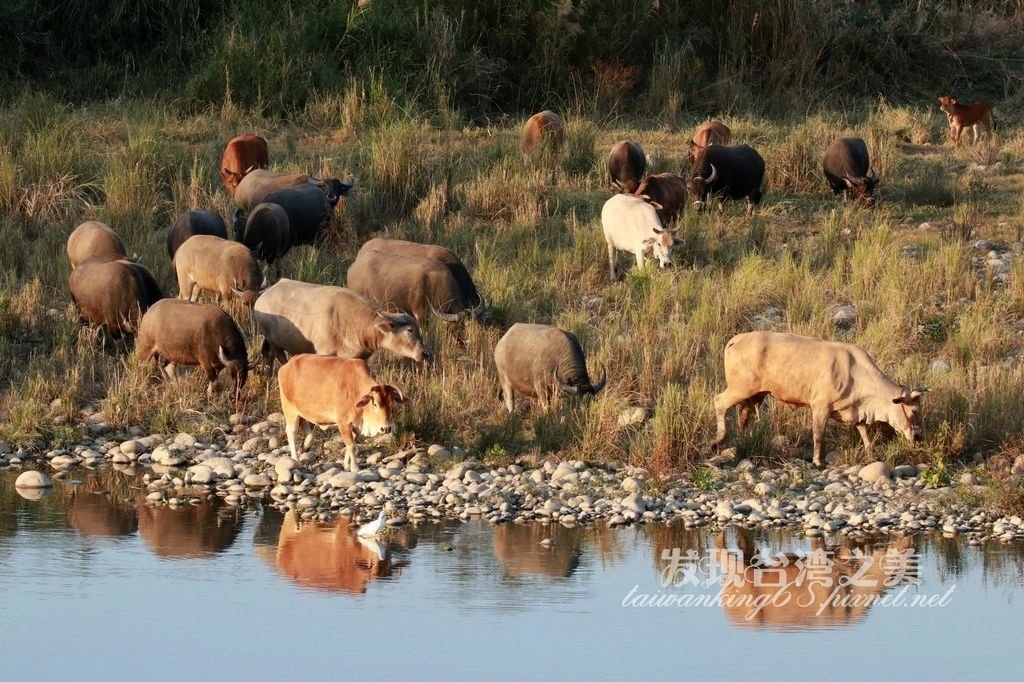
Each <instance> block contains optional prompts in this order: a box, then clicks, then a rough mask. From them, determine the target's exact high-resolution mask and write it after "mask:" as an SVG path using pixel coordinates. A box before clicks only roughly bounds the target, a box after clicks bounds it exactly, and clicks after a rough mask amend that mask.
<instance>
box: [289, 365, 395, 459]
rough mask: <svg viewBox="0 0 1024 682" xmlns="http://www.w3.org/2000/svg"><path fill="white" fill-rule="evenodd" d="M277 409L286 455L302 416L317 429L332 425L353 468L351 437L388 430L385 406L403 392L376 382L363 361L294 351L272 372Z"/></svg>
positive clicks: (353, 440) (388, 407)
mask: <svg viewBox="0 0 1024 682" xmlns="http://www.w3.org/2000/svg"><path fill="white" fill-rule="evenodd" d="M277 383H278V385H279V386H280V389H281V411H282V412H283V413H284V419H285V432H286V433H287V435H288V447H289V448H290V449H291V453H292V457H295V458H297V457H298V452H297V450H296V447H295V444H296V442H297V440H296V439H297V438H298V437H299V429H300V427H301V424H302V422H303V421H307V422H310V423H312V424H316V425H317V426H319V427H320V428H322V429H326V428H328V427H329V426H331V425H337V427H338V429H339V430H340V431H341V439H342V440H343V441H344V442H345V467H346V468H347V469H348V470H349V471H355V470H356V468H357V467H356V464H357V461H356V448H355V443H356V438H357V437H358V436H359V435H360V434H361V435H363V436H365V437H367V438H370V437H373V436H376V435H378V434H381V433H390V432H391V407H392V404H393V403H396V402H398V403H404V402H405V396H404V395H402V392H401V391H399V390H398V389H397V388H395V387H394V386H388V385H383V384H380V383H378V382H377V380H376V379H374V378H373V375H372V374H370V370H369V368H368V367H367V366H366V361H365V360H359V359H347V360H345V359H341V358H336V357H330V356H325V355H308V354H303V355H296V356H295V357H293V358H292V359H291V360H289V361H288V362H287V363H286V364H285V365H283V366H282V367H281V369H280V370H279V371H278V373H277Z"/></svg>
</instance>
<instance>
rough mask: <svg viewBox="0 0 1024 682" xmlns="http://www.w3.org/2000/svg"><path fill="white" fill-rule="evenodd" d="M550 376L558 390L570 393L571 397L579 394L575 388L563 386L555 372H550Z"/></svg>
mask: <svg viewBox="0 0 1024 682" xmlns="http://www.w3.org/2000/svg"><path fill="white" fill-rule="evenodd" d="M551 376H552V377H553V378H554V380H555V383H556V384H558V388H560V389H562V390H563V391H565V392H566V393H571V394H572V395H576V394H577V393H579V392H580V390H579V389H578V388H576V387H575V386H570V385H569V384H563V383H562V380H561V379H559V378H558V372H557V371H554V372H552V373H551Z"/></svg>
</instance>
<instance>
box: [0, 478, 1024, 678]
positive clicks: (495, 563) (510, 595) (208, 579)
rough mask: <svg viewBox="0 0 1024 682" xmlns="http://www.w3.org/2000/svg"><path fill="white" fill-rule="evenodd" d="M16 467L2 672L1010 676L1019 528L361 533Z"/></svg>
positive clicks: (1, 559)
mask: <svg viewBox="0 0 1024 682" xmlns="http://www.w3.org/2000/svg"><path fill="white" fill-rule="evenodd" d="M14 478H15V473H14V472H6V473H0V642H2V644H0V647H2V651H3V664H2V670H3V673H2V674H0V679H5V680H21V679H29V678H40V679H71V678H74V679H98V678H103V679H113V680H120V679H133V680H134V679H147V680H172V679H174V680H180V679H202V680H205V679H214V678H224V677H225V676H237V675H243V676H246V677H248V676H250V675H259V676H260V678H262V679H285V678H288V679H292V678H296V677H300V676H301V677H305V676H315V677H320V676H323V675H332V676H338V677H342V678H352V677H355V678H356V679H373V680H390V679H406V680H421V679H422V680H434V679H438V680H440V679H448V680H451V679H455V680H462V679H474V680H475V679H487V680H491V679H495V680H549V679H552V680H575V679H592V680H604V679H624V678H626V679H655V678H657V679H661V678H669V679H676V678H683V677H685V678H699V679H711V680H717V679H730V680H736V679H742V678H744V677H746V676H754V675H756V676H758V677H761V678H763V679H769V680H773V679H780V678H782V677H790V678H796V677H800V678H808V677H822V678H824V679H828V680H830V681H835V680H862V679H865V678H869V679H876V680H877V679H881V680H884V679H897V678H898V679H908V678H909V679H927V680H947V679H948V680H958V679H966V678H968V677H970V678H977V679H982V680H1002V679H1005V680H1020V679H1022V676H1024V665H1022V664H1021V663H1020V660H1021V659H1020V657H1018V656H1017V651H1016V645H1017V643H1018V642H1019V638H1020V634H1019V622H1020V616H1021V614H1022V610H1021V602H1020V600H1021V599H1022V598H1024V547H1021V546H1015V545H1001V544H998V543H989V544H987V545H985V546H983V547H969V546H967V545H966V544H965V543H962V542H960V541H957V540H954V539H945V538H942V537H940V536H918V537H915V538H890V539H886V538H879V539H877V540H875V541H872V542H860V543H857V544H851V543H848V542H847V543H844V542H841V541H840V540H839V539H836V541H835V543H834V544H832V543H823V542H821V541H818V540H810V539H808V538H804V537H800V536H795V535H792V534H779V533H754V532H748V531H743V532H739V531H737V530H736V529H727V530H726V531H725V532H724V533H719V532H716V531H712V530H700V531H687V530H684V529H683V528H681V527H670V526H665V525H651V526H641V527H637V528H622V529H614V530H612V529H608V528H605V527H604V526H591V527H583V528H573V529H568V528H563V527H559V526H542V525H532V526H520V525H503V526H499V527H496V528H492V527H491V526H489V525H488V524H486V523H481V522H469V523H464V524H424V525H421V526H418V527H415V528H414V527H405V528H401V529H397V530H396V529H392V530H391V531H390V532H389V533H388V534H387V535H386V536H385V537H383V538H381V539H380V540H379V541H360V540H359V539H358V538H357V537H356V535H355V532H354V528H352V527H350V524H348V523H347V522H345V521H341V522H338V523H334V524H331V525H330V526H316V525H313V524H303V523H301V522H299V521H298V520H297V519H296V518H295V517H294V516H293V514H291V513H288V514H282V513H280V512H278V511H276V510H273V509H270V508H257V509H252V508H250V509H248V510H245V511H239V510H236V509H233V508H230V507H226V506H224V505H220V504H217V503H215V502H209V503H204V504H202V505H199V506H186V507H185V508H183V509H178V510H172V509H170V508H166V507H162V508H153V507H149V506H146V505H145V504H144V503H143V502H142V499H143V497H144V495H145V493H144V492H143V489H142V487H141V484H139V483H138V482H137V481H135V480H133V479H129V478H126V477H124V476H120V475H118V474H117V473H115V472H113V471H110V470H107V471H104V472H100V473H98V474H96V473H90V472H73V473H72V475H71V476H69V478H68V481H57V482H56V483H55V486H56V487H55V488H54V489H53V490H52V491H50V492H48V493H46V494H43V495H42V496H40V497H39V499H25V498H23V497H22V496H21V495H20V494H18V492H16V491H15V489H14V485H13V482H14ZM72 479H77V480H76V481H75V482H70V481H71V480H72ZM545 539H548V540H551V541H552V543H553V544H551V546H550V547H546V546H544V545H542V544H541V541H542V540H545ZM894 662H902V664H903V667H901V666H899V665H896V664H894Z"/></svg>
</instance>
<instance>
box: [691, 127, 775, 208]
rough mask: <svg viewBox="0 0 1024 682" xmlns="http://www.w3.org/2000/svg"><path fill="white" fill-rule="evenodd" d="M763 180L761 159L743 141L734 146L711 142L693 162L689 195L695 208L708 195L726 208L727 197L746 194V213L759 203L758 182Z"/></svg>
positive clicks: (732, 197) (702, 205)
mask: <svg viewBox="0 0 1024 682" xmlns="http://www.w3.org/2000/svg"><path fill="white" fill-rule="evenodd" d="M762 180H764V159H762V158H761V155H760V154H758V153H757V152H756V151H755V150H754V149H752V148H751V147H748V146H747V145H745V144H741V145H737V146H734V147H725V146H722V145H717V144H715V145H711V146H709V147H707V148H705V149H704V150H703V151H702V152H701V154H700V156H698V157H697V160H696V161H694V163H693V175H692V176H691V177H690V186H689V190H690V197H691V199H692V200H693V205H694V206H696V207H697V208H698V209H701V208H703V207H704V205H705V203H706V202H707V200H708V197H716V198H717V199H718V210H719V212H720V213H721V212H724V211H725V201H726V199H741V198H743V197H746V198H747V215H752V214H753V213H754V206H755V205H757V204H759V203H761V182H762Z"/></svg>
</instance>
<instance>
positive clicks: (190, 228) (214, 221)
mask: <svg viewBox="0 0 1024 682" xmlns="http://www.w3.org/2000/svg"><path fill="white" fill-rule="evenodd" d="M197 234H208V235H211V236H213V237H220V238H221V239H227V238H228V228H227V227H226V226H225V225H224V219H223V218H221V217H220V214H218V213H214V212H213V211H209V210H207V209H205V208H200V209H196V210H195V211H188V212H187V213H182V214H181V215H180V216H178V217H177V218H176V219H175V220H174V223H173V224H172V225H171V229H170V230H169V231H168V232H167V255H168V256H170V257H171V260H172V261H173V260H174V254H175V253H177V252H178V249H179V248H181V245H182V244H184V243H185V242H187V241H188V240H189V238H190V237H194V236H195V235H197Z"/></svg>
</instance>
